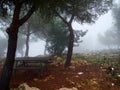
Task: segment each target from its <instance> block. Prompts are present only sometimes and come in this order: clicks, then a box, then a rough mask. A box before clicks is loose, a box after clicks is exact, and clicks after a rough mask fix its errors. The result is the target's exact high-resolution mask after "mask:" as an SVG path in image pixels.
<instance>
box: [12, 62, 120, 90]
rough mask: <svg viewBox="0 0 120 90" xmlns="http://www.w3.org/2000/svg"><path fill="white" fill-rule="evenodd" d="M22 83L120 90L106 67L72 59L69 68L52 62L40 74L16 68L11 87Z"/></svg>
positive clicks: (56, 89) (55, 89) (45, 89)
mask: <svg viewBox="0 0 120 90" xmlns="http://www.w3.org/2000/svg"><path fill="white" fill-rule="evenodd" d="M22 83H26V84H27V85H29V86H30V87H37V88H39V89H40V90H60V88H65V87H67V88H77V90H120V86H118V84H117V81H116V80H115V79H113V78H112V77H111V75H109V74H107V72H106V68H104V67H102V66H101V65H98V64H89V63H87V62H86V61H74V62H72V66H70V67H69V68H64V65H63V63H56V62H54V63H52V64H51V65H49V66H48V68H47V69H44V70H43V71H42V72H41V74H40V76H38V71H37V70H18V71H17V72H16V76H13V77H12V79H11V83H10V85H11V88H17V87H18V86H19V85H20V84H22ZM61 90H62V89H61ZM63 90H65V89H63ZM66 90H67V89H66ZM71 90H74V89H71Z"/></svg>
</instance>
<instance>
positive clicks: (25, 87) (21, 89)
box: [18, 83, 40, 90]
mask: <svg viewBox="0 0 120 90" xmlns="http://www.w3.org/2000/svg"><path fill="white" fill-rule="evenodd" d="M18 90H40V89H39V88H36V87H30V86H29V85H27V84H26V83H23V84H20V85H19V86H18Z"/></svg>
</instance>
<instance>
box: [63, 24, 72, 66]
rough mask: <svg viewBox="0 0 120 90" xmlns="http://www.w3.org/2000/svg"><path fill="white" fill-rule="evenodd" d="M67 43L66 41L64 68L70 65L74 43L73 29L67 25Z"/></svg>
mask: <svg viewBox="0 0 120 90" xmlns="http://www.w3.org/2000/svg"><path fill="white" fill-rule="evenodd" d="M69 32H70V35H69V41H68V52H67V58H66V62H65V65H64V66H65V67H68V66H70V65H71V57H72V52H73V43H74V33H73V29H72V26H71V25H69Z"/></svg>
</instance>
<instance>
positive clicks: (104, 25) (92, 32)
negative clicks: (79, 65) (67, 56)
mask: <svg viewBox="0 0 120 90" xmlns="http://www.w3.org/2000/svg"><path fill="white" fill-rule="evenodd" d="M112 25H113V19H112V15H111V11H109V12H108V13H107V14H104V15H102V16H101V17H100V18H99V19H98V20H97V21H96V23H95V24H92V25H88V24H85V25H83V26H81V27H82V28H83V29H87V30H88V33H87V34H86V36H84V37H83V43H81V44H80V47H75V48H74V52H81V50H99V49H102V48H103V45H101V44H100V43H99V42H98V37H97V35H98V34H99V33H101V34H103V33H104V32H105V31H106V30H109V28H110V27H112ZM79 27H80V26H79V25H77V24H74V28H79Z"/></svg>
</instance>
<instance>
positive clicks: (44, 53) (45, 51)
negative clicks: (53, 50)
mask: <svg viewBox="0 0 120 90" xmlns="http://www.w3.org/2000/svg"><path fill="white" fill-rule="evenodd" d="M47 46H48V41H47V40H46V44H45V49H44V55H47V54H46V51H47Z"/></svg>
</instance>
